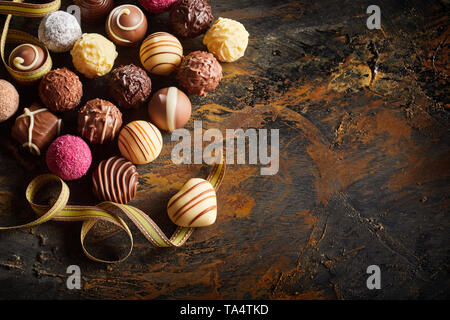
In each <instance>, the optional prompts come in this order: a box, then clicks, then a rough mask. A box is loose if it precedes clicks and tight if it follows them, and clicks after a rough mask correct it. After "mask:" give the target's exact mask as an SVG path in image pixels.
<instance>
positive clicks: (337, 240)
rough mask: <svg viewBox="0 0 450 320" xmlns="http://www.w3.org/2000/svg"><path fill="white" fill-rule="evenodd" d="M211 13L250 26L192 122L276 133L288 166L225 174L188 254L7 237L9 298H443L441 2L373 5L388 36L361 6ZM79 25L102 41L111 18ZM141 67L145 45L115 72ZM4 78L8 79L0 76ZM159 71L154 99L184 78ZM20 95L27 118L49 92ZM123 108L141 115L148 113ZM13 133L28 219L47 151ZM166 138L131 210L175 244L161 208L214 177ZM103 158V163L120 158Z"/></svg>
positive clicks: (51, 226) (1, 180) (73, 227)
mask: <svg viewBox="0 0 450 320" xmlns="http://www.w3.org/2000/svg"><path fill="white" fill-rule="evenodd" d="M119 3H122V1H117V5H118V4H119ZM210 3H211V6H212V8H213V14H214V15H215V17H220V16H222V17H227V18H232V19H235V20H238V21H240V22H242V23H243V24H244V25H245V27H246V28H247V30H248V31H249V33H250V42H249V47H248V49H247V51H246V55H245V56H244V57H243V58H241V59H240V60H238V61H237V62H234V63H227V64H222V66H223V70H224V79H223V80H222V81H221V83H220V84H219V86H218V87H217V89H216V90H215V91H214V92H211V93H210V94H208V95H207V96H206V97H196V96H190V98H191V101H192V105H193V115H192V119H191V121H189V122H188V124H187V126H186V127H187V128H188V129H190V130H191V129H193V120H203V127H204V129H207V128H219V129H220V130H222V131H225V129H236V128H243V129H247V128H257V129H263V128H268V129H269V128H272V129H280V170H279V172H278V174H277V175H274V176H262V175H260V171H259V166H255V165H230V166H229V169H228V174H227V176H226V178H225V181H224V183H223V185H222V187H221V189H220V192H219V193H218V205H219V214H218V219H217V222H216V224H214V225H213V226H211V227H207V228H203V229H199V230H196V231H195V232H194V234H193V236H192V237H191V238H190V239H189V240H188V242H187V243H186V245H185V246H183V247H182V248H178V249H173V248H167V249H166V248H155V247H153V246H152V245H151V244H150V243H149V242H147V241H146V240H145V238H144V237H143V236H142V235H140V234H139V232H138V231H137V229H136V228H135V227H134V226H132V231H133V234H134V236H135V248H134V251H133V253H132V255H131V256H130V257H129V259H128V260H126V261H125V262H123V263H121V264H116V265H110V266H106V265H102V264H98V263H94V262H91V261H90V260H88V259H87V258H86V257H85V256H84V255H83V252H82V250H81V247H80V244H79V230H80V224H79V223H58V222H49V223H46V224H43V225H40V226H38V227H34V228H29V229H24V230H17V231H2V232H0V298H3V299H22V298H23V299H36V298H39V299H64V298H74V299H78V298H88V299H90V298H96V299H152V298H155V299H178V298H187V299H232V298H237V299H241V298H243V299H259V298H263V299H437V298H447V299H448V298H449V285H450V281H449V277H448V273H449V251H448V248H449V239H450V237H449V234H448V230H449V224H450V223H449V222H450V221H449V218H448V212H449V205H450V200H449V189H448V185H449V174H450V170H449V168H450V165H449V164H450V163H449V162H450V161H449V159H450V157H449V156H450V148H449V142H450V140H449V100H448V75H449V69H448V61H449V59H448V57H449V48H448V46H449V43H448V42H449V39H448V35H449V27H448V17H447V15H446V12H448V1H392V0H384V1H379V2H378V3H377V4H378V5H379V6H380V8H381V14H382V20H381V23H382V30H369V29H367V28H366V19H367V16H368V15H367V14H366V8H367V6H368V3H367V2H366V1H359V0H358V1H354V0H352V1H341V0H327V1H310V0H305V1H259V0H258V1H256V0H239V1H234V0H232V1H210ZM69 4H71V2H70V1H63V9H65V8H66V7H67V6H68V5H69ZM0 19H1V21H4V18H3V17H0ZM148 19H149V31H148V32H149V33H150V32H155V31H168V32H171V30H170V24H169V21H168V14H162V15H158V16H151V15H148ZM38 23H39V19H24V18H19V17H15V18H13V22H12V26H13V27H14V28H17V29H20V30H28V31H29V32H31V33H33V34H35V35H36V34H37V25H38ZM82 28H83V31H84V32H95V31H96V32H101V33H102V34H105V31H104V26H103V25H102V24H100V25H99V26H97V27H96V26H93V27H91V26H82ZM201 40H202V37H198V38H196V39H193V40H185V39H183V41H182V44H183V47H184V49H185V54H187V53H189V52H192V51H195V50H199V49H205V48H204V46H203V45H202V43H201ZM52 57H53V60H54V62H55V63H54V67H55V68H57V67H63V66H66V67H68V68H70V69H72V70H73V65H72V63H71V58H70V55H69V54H67V53H66V54H52ZM131 62H133V63H135V64H136V65H140V63H139V60H138V49H137V48H119V58H118V59H117V60H116V66H118V65H120V64H128V63H131ZM0 77H1V78H6V79H9V76H8V75H7V74H6V71H5V69H4V68H1V69H0ZM151 78H152V83H153V89H152V90H153V92H156V91H157V90H158V89H160V88H162V87H165V86H168V85H172V84H175V82H174V76H170V77H157V76H151ZM81 80H82V82H83V85H84V88H85V95H84V96H83V99H82V103H81V105H83V104H84V103H85V102H86V101H88V100H90V99H93V98H102V99H109V97H108V90H107V87H106V79H104V78H100V79H95V80H89V79H86V78H84V77H81ZM20 93H21V104H20V107H21V108H23V107H26V106H28V105H29V104H30V103H31V102H32V101H34V100H36V99H38V96H37V90H36V88H21V89H20ZM62 116H63V118H64V119H65V131H66V132H68V133H69V132H70V133H76V111H74V112H68V113H64V114H62ZM123 116H124V123H127V122H129V121H130V120H132V119H148V115H147V110H146V108H141V109H139V110H123ZM12 123H13V120H10V121H8V122H6V123H2V124H0V134H1V135H2V137H3V138H2V139H1V140H0V164H1V165H0V221H1V223H0V225H3V226H5V225H13V224H19V223H23V222H26V221H30V220H31V219H33V212H32V210H31V208H30V207H29V205H28V204H27V203H26V200H25V196H24V192H25V188H26V186H27V184H28V183H29V182H30V181H31V179H32V178H34V177H35V176H36V175H38V174H41V173H45V172H47V169H46V166H45V162H44V158H43V157H42V158H34V157H31V156H29V155H27V154H25V153H22V152H20V151H18V148H17V145H16V143H15V142H14V141H13V140H12V139H11V138H10V129H11V126H12ZM163 138H164V142H165V146H164V148H163V151H162V153H161V155H160V157H159V158H158V159H157V160H156V161H155V162H154V163H152V164H149V165H145V166H138V171H139V173H140V179H139V180H140V186H139V191H138V194H137V197H136V199H135V200H134V201H133V202H132V203H130V204H132V205H134V206H136V207H139V208H141V209H143V210H144V211H145V212H148V213H149V215H150V216H151V217H152V218H153V219H155V221H156V222H157V223H158V224H160V225H161V227H162V228H163V230H164V231H165V232H166V233H167V234H170V232H172V231H173V230H174V227H173V225H172V224H171V223H170V220H169V219H168V217H167V215H166V213H165V206H166V203H167V201H168V199H169V198H170V197H171V196H172V195H173V194H174V193H175V192H176V191H177V189H178V188H179V187H181V185H182V184H183V183H184V182H185V181H187V179H189V178H191V177H195V176H204V175H205V174H206V172H207V170H206V169H205V167H204V166H200V165H180V166H178V165H173V164H172V163H171V160H170V152H171V150H172V147H173V146H174V143H173V142H170V135H169V134H168V133H164V134H163ZM93 153H94V164H93V168H95V167H96V165H97V164H98V163H99V162H100V161H101V160H103V159H106V158H108V157H110V156H112V155H115V154H118V148H117V146H116V145H115V144H112V145H109V146H97V147H93ZM91 171H92V169H91ZM91 171H89V175H88V177H84V178H82V179H80V180H78V181H74V182H70V183H69V186H70V188H71V191H72V194H71V200H70V203H72V204H90V205H93V204H95V203H97V200H96V199H95V197H94V195H93V194H92V192H90V188H91V185H90V173H91ZM122 236H123V235H122V234H120V233H119V234H116V233H115V231H114V230H111V229H110V227H109V226H104V227H102V228H99V230H98V232H97V233H96V234H95V235H93V236H92V237H91V242H96V243H95V244H94V243H91V246H92V247H93V248H96V249H97V250H100V251H101V252H102V254H116V253H117V251H120V250H126V248H127V245H128V242H126V238H124V237H122ZM102 240H107V241H102ZM100 242H101V243H100ZM91 246H90V247H91ZM93 250H94V249H93ZM72 264H76V265H79V266H80V268H81V272H82V289H81V290H68V289H67V288H66V285H65V282H66V279H67V276H68V275H67V274H66V268H67V267H68V266H69V265H72ZM372 264H376V265H378V266H380V268H381V279H382V289H381V290H368V289H367V287H366V279H367V277H368V276H369V275H368V274H366V269H367V267H368V266H369V265H372Z"/></svg>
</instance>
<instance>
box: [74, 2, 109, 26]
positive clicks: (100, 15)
mask: <svg viewBox="0 0 450 320" xmlns="http://www.w3.org/2000/svg"><path fill="white" fill-rule="evenodd" d="M73 2H74V3H75V4H76V5H77V6H79V7H80V11H81V12H80V13H81V21H82V22H83V23H87V24H94V23H103V21H104V20H103V19H104V18H105V17H106V15H107V14H108V13H109V12H110V11H111V9H112V8H113V5H114V3H113V0H74V1H73Z"/></svg>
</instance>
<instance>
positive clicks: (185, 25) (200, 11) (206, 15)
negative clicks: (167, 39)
mask: <svg viewBox="0 0 450 320" xmlns="http://www.w3.org/2000/svg"><path fill="white" fill-rule="evenodd" d="M213 20H214V17H213V15H212V13H211V6H210V5H209V4H208V3H207V2H206V1H205V0H181V1H179V2H177V3H176V4H175V5H174V6H173V7H172V9H170V23H171V25H172V28H173V30H174V31H175V33H176V34H177V35H179V36H182V37H185V38H195V37H197V36H199V35H201V34H202V33H205V32H206V30H208V28H209V26H210V25H211V23H212V22H213Z"/></svg>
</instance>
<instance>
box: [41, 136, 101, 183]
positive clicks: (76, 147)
mask: <svg viewBox="0 0 450 320" xmlns="http://www.w3.org/2000/svg"><path fill="white" fill-rule="evenodd" d="M46 162H47V167H48V169H49V170H50V171H51V172H52V173H54V174H56V175H57V176H58V177H60V178H61V179H63V180H75V179H79V178H81V177H82V176H84V175H85V174H86V172H87V171H88V170H89V167H90V166H91V162H92V154H91V149H89V146H88V145H87V143H86V142H84V140H83V139H81V138H80V137H77V136H72V135H69V134H67V135H64V136H61V137H59V138H57V139H56V140H55V141H53V142H52V144H51V145H50V147H48V150H47V154H46Z"/></svg>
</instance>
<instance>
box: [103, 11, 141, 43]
mask: <svg viewBox="0 0 450 320" xmlns="http://www.w3.org/2000/svg"><path fill="white" fill-rule="evenodd" d="M146 32H147V18H146V17H145V15H144V13H143V12H142V10H141V9H139V8H138V7H136V6H133V5H131V4H125V5H122V6H118V7H117V8H114V10H112V11H111V13H110V14H109V16H108V19H107V20H106V33H107V34H108V36H109V38H110V39H111V40H112V41H113V42H114V43H115V44H117V45H118V46H133V45H135V44H137V43H138V42H140V41H141V40H142V39H143V38H144V36H145V33H146Z"/></svg>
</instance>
